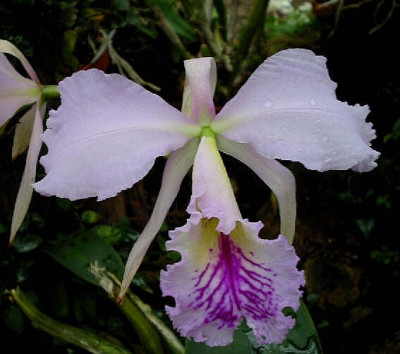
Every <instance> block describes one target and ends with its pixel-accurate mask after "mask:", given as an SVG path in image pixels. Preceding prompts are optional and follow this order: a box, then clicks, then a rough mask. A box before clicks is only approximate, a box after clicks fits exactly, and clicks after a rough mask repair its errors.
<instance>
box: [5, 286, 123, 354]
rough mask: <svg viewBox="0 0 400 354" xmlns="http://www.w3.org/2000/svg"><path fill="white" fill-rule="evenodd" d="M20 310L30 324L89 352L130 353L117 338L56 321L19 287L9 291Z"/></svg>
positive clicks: (102, 353)
mask: <svg viewBox="0 0 400 354" xmlns="http://www.w3.org/2000/svg"><path fill="white" fill-rule="evenodd" d="M10 294H11V298H12V300H14V301H15V302H16V303H17V305H18V306H19V308H20V309H21V311H22V312H23V313H24V314H25V315H26V316H27V317H28V318H29V319H30V320H31V323H32V326H33V327H35V328H37V329H40V330H42V331H44V332H47V333H49V334H50V335H52V336H54V337H57V338H61V339H63V340H65V341H66V342H68V343H71V344H73V345H76V346H78V347H80V348H83V349H86V350H87V351H88V352H90V353H99V354H129V353H131V352H130V351H129V350H127V349H126V348H125V347H123V346H122V345H121V344H120V343H119V342H118V341H117V339H115V338H113V339H112V340H108V339H105V338H104V336H99V335H97V334H95V333H93V332H91V331H86V330H83V329H80V328H76V327H72V326H70V325H68V324H65V323H62V322H58V321H55V320H53V319H52V318H50V317H48V316H46V315H45V314H44V313H42V312H41V311H39V309H38V308H36V307H35V306H34V305H33V304H32V303H31V302H30V300H29V299H28V297H27V296H26V295H25V294H24V293H23V292H22V291H21V290H19V289H13V290H11V292H10Z"/></svg>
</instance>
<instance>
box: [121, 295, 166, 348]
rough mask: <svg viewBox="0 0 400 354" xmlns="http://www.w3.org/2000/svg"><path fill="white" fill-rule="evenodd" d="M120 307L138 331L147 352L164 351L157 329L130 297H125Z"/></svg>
mask: <svg viewBox="0 0 400 354" xmlns="http://www.w3.org/2000/svg"><path fill="white" fill-rule="evenodd" d="M119 308H120V310H121V311H122V313H123V314H124V315H125V317H126V318H127V319H128V321H129V322H130V324H131V325H132V327H133V328H134V330H135V332H136V333H137V335H138V337H139V339H140V341H141V343H142V345H143V347H144V350H145V352H146V353H149V354H152V353H157V354H162V353H164V350H163V347H162V344H161V340H160V336H159V334H158V332H157V330H156V329H155V328H154V326H153V325H152V324H151V323H150V322H149V320H148V319H147V318H146V316H145V315H144V314H143V312H142V311H141V310H140V309H139V308H138V306H137V305H136V304H135V303H134V302H132V301H131V300H130V299H129V297H125V299H124V302H123V304H122V306H119Z"/></svg>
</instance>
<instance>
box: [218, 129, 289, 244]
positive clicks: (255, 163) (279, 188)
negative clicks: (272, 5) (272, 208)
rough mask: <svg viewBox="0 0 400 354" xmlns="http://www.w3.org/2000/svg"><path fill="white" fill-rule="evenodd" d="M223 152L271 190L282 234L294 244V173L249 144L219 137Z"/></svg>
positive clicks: (219, 144)
mask: <svg viewBox="0 0 400 354" xmlns="http://www.w3.org/2000/svg"><path fill="white" fill-rule="evenodd" d="M218 146H219V148H220V149H221V151H223V152H225V153H227V154H228V155H231V156H233V157H234V158H236V159H238V160H239V161H241V162H243V163H244V164H245V165H247V166H248V167H249V168H251V169H252V170H253V171H254V172H255V173H256V174H257V175H258V176H259V177H260V178H261V179H262V180H263V181H264V183H265V184H266V185H267V186H268V187H269V188H271V190H272V191H273V193H274V194H275V196H276V198H277V200H278V204H279V216H280V219H281V220H280V221H281V227H280V233H281V234H282V235H284V236H286V237H287V238H288V240H289V243H290V244H291V243H292V242H293V237H294V232H295V225H296V182H295V179H294V176H293V173H292V172H290V170H288V169H287V168H286V167H285V166H283V165H281V164H280V163H279V162H278V161H275V160H271V159H266V158H265V157H263V156H261V155H259V154H257V153H256V152H255V151H254V150H253V149H252V147H251V146H250V145H249V144H239V143H236V142H234V141H231V140H228V139H225V138H223V137H222V136H219V137H218Z"/></svg>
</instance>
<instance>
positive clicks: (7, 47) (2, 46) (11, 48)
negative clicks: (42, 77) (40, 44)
mask: <svg viewBox="0 0 400 354" xmlns="http://www.w3.org/2000/svg"><path fill="white" fill-rule="evenodd" d="M0 53H7V54H10V55H12V56H14V57H16V58H17V59H18V60H19V61H20V62H21V64H22V66H23V67H24V69H25V71H26V72H27V74H28V75H29V77H30V78H31V79H32V80H33V81H34V82H35V83H36V85H37V86H40V82H39V79H38V77H37V75H36V72H35V70H33V68H32V65H31V64H30V63H29V61H28V60H27V59H26V58H25V55H23V54H22V52H21V51H20V50H19V49H18V48H17V47H16V46H15V45H14V44H12V43H11V42H9V41H6V40H4V39H0Z"/></svg>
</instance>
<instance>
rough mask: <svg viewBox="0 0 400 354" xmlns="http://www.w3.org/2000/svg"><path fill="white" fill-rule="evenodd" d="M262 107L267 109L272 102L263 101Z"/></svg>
mask: <svg viewBox="0 0 400 354" xmlns="http://www.w3.org/2000/svg"><path fill="white" fill-rule="evenodd" d="M264 106H265V107H266V108H269V107H271V106H272V102H271V101H265V103H264Z"/></svg>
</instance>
